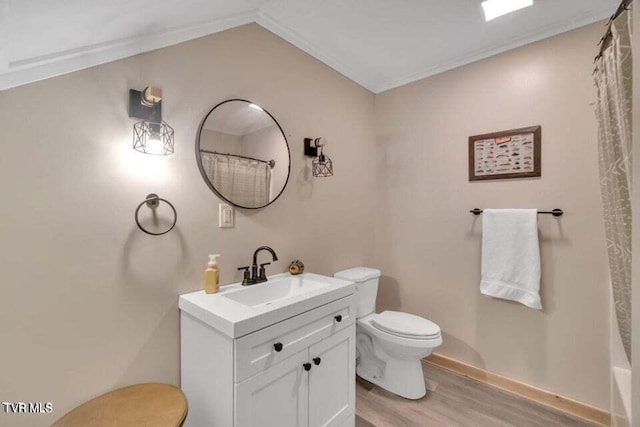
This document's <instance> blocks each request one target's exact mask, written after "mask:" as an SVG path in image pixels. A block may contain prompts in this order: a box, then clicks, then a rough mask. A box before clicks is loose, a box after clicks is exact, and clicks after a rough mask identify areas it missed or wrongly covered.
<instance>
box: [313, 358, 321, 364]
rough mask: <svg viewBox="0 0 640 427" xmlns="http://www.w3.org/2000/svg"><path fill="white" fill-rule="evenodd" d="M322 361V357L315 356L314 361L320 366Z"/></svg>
mask: <svg viewBox="0 0 640 427" xmlns="http://www.w3.org/2000/svg"><path fill="white" fill-rule="evenodd" d="M320 362H322V359H320V358H319V357H314V358H313V363H314V364H315V365H316V366H318V365H319V364H320Z"/></svg>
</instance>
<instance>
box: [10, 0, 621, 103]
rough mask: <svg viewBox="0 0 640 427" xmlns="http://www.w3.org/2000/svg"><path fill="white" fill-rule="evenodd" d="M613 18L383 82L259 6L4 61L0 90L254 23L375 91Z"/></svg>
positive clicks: (546, 32)
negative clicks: (213, 18) (190, 23)
mask: <svg viewBox="0 0 640 427" xmlns="http://www.w3.org/2000/svg"><path fill="white" fill-rule="evenodd" d="M609 16H610V13H609V11H606V12H605V11H601V12H599V13H595V14H591V15H587V16H585V17H582V18H579V19H573V20H570V21H567V22H564V23H562V24H559V25H554V26H549V27H546V28H543V29H542V30H541V31H536V32H534V33H530V34H528V35H525V36H523V37H518V38H515V39H512V40H510V41H508V42H507V43H505V44H503V45H502V46H499V47H496V48H492V49H486V50H480V51H476V52H472V53H470V54H467V55H464V56H461V57H459V58H457V59H454V60H452V61H450V62H448V63H446V64H443V65H439V66H436V67H431V68H428V69H426V70H423V71H419V72H416V73H411V74H408V75H406V76H404V77H400V78H389V79H382V80H381V79H376V78H375V76H366V75H364V73H361V72H359V71H356V70H354V69H353V68H351V67H350V66H348V65H347V64H346V63H344V62H343V61H340V60H338V59H337V58H335V57H334V56H333V55H331V54H330V53H329V52H327V51H325V50H323V49H321V48H320V47H318V46H317V45H315V44H313V43H311V42H309V41H308V40H307V39H305V38H304V37H303V36H301V35H300V34H299V33H297V32H296V31H294V30H293V29H291V28H289V27H288V26H286V25H285V24H283V23H282V22H280V21H278V20H277V19H275V18H274V17H273V16H271V15H269V14H267V13H265V12H263V11H261V10H260V9H254V10H251V11H248V12H245V13H241V14H237V15H234V16H231V17H227V18H224V19H218V20H213V21H208V22H204V23H199V24H195V25H189V26H183V27H176V28H172V29H170V30H167V31H162V32H157V33H152V34H146V35H144V36H139V37H129V38H123V39H119V40H113V41H109V42H106V43H100V44H95V45H90V46H83V47H81V48H77V49H70V50H65V51H61V52H57V53H54V54H49V55H43V56H37V57H32V58H26V59H22V60H19V61H13V62H9V63H8V64H6V67H3V68H5V70H3V72H2V73H1V74H0V90H5V89H9V88H12V87H17V86H21V85H25V84H28V83H33V82H36V81H39V80H44V79H47V78H51V77H55V76H59V75H62V74H66V73H70V72H73V71H78V70H82V69H84V68H89V67H93V66H96V65H100V64H104V63H107V62H112V61H116V60H118V59H123V58H126V57H129V56H133V55H138V54H141V53H144V52H149V51H152V50H156V49H161V48H163V47H168V46H172V45H175V44H179V43H182V42H185V41H189V40H192V39H195V38H199V37H204V36H207V35H210V34H214V33H217V32H220V31H224V30H228V29H231V28H235V27H238V26H241V25H245V24H250V23H253V22H255V23H257V24H258V25H260V26H261V27H263V28H265V29H266V30H268V31H270V32H272V33H274V34H275V35H277V36H279V37H280V38H282V39H284V40H286V41H287V42H289V43H291V44H292V45H294V46H296V47H297V48H299V49H301V50H303V51H304V52H306V53H308V54H309V55H311V56H313V57H314V58H316V59H317V60H319V61H320V62H322V63H324V64H326V65H327V66H329V67H331V68H333V69H334V70H336V71H337V72H339V73H340V74H342V75H344V76H345V77H347V78H349V79H351V80H353V81H354V82H356V83H357V84H359V85H360V86H362V87H364V88H365V89H367V90H369V91H371V92H373V93H376V94H377V93H381V92H384V91H387V90H390V89H394V88H397V87H400V86H404V85H406V84H409V83H413V82H415V81H418V80H422V79H424V78H427V77H430V76H433V75H436V74H439V73H442V72H445V71H448V70H452V69H454V68H458V67H461V66H463V65H467V64H470V63H472V62H476V61H479V60H482V59H486V58H488V57H491V56H494V55H497V54H500V53H503V52H506V51H509V50H512V49H515V48H518V47H521V46H524V45H526V44H529V43H533V42H536V41H540V40H543V39H545V38H548V37H552V36H555V35H558V34H560V33H563V32H566V31H570V30H573V29H576V28H579V27H582V26H585V25H588V24H592V23H594V22H597V21H599V20H602V19H606V18H608V17H609ZM376 80H377V81H376Z"/></svg>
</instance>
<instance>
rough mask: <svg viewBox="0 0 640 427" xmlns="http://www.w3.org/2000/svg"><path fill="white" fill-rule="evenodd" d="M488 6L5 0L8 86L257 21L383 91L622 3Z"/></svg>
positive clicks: (3, 65) (548, 1) (1, 55)
mask: <svg viewBox="0 0 640 427" xmlns="http://www.w3.org/2000/svg"><path fill="white" fill-rule="evenodd" d="M480 3H481V0H446V1H443V0H393V1H390V0H180V1H171V2H170V1H166V0H165V1H159V0H91V1H86V0H57V1H51V0H2V1H0V90H2V89H7V88H10V87H14V86H19V85H22V84H26V83H30V82H33V81H36V80H41V79H44V78H48V77H52V76H55V75H59V74H63V73H67V72H70V71H75V70H79V69H82V68H87V67H91V66H94V65H97V64H101V63H105V62H109V61H113V60H116V59H120V58H124V57H127V56H131V55H135V54H138V53H142V52H146V51H150V50H154V49H158V48H162V47H165V46H169V45H173V44H176V43H181V42H183V41H186V40H191V39H193V38H197V37H202V36H204V35H208V34H212V33H215V32H218V31H222V30H226V29H229V28H233V27H236V26H239V25H244V24H247V23H251V22H257V23H258V24H259V25H261V26H263V27H264V28H266V29H268V30H270V31H271V32H273V33H275V34H277V35H278V36H280V37H282V38H284V39H285V40H287V41H289V42H290V43H292V44H293V45H295V46H297V47H299V48H300V49H302V50H304V51H306V52H307V53H309V54H310V55H312V56H314V57H316V58H317V59H319V60H320V61H322V62H324V63H325V64H327V65H329V66H330V67H332V68H334V69H335V70H337V71H339V72H340V73H342V74H344V75H345V76H347V77H349V78H350V79H352V80H354V81H356V82H357V83H359V84H360V85H362V86H364V87H365V88H367V89H369V90H370V91H372V92H375V93H378V92H381V91H384V90H387V89H390V88H393V87H397V86H400V85H403V84H406V83H409V82H412V81H415V80H419V79H421V78H424V77H427V76H430V75H433V74H436V73H439V72H442V71H445V70H448V69H451V68H455V67H457V66H460V65H463V64H466V63H470V62H473V61H476V60H479V59H482V58H486V57H488V56H491V55H494V54H496V53H500V52H503V51H506V50H509V49H512V48H515V47H518V46H521V45H524V44H526V43H531V42H533V41H536V40H540V39H543V38H546V37H550V36H552V35H555V34H558V33H561V32H564V31H567V30H570V29H573V28H577V27H580V26H583V25H586V24H589V23H592V22H595V21H597V20H600V19H604V18H606V17H608V16H609V15H611V14H612V13H613V12H614V11H615V9H616V7H617V5H618V0H535V5H534V6H533V7H529V8H526V9H522V10H520V11H517V12H514V13H512V14H509V15H505V16H503V17H500V18H497V19H495V20H493V21H490V22H484V17H483V14H482V10H481V7H480ZM603 31H604V28H603ZM596 42H597V40H594V53H595V49H596V47H595V43H596Z"/></svg>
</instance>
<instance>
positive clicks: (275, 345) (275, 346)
mask: <svg viewBox="0 0 640 427" xmlns="http://www.w3.org/2000/svg"><path fill="white" fill-rule="evenodd" d="M273 349H274V350H275V351H277V352H281V351H282V343H281V342H277V343H275V344H274V345H273Z"/></svg>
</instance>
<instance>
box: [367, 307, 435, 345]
mask: <svg viewBox="0 0 640 427" xmlns="http://www.w3.org/2000/svg"><path fill="white" fill-rule="evenodd" d="M371 325H372V326H373V327H374V328H376V329H378V330H380V331H382V332H385V333H387V334H391V335H394V336H397V337H403V338H411V339H418V340H419V339H422V340H431V339H436V338H438V337H440V327H439V326H438V325H436V324H435V323H433V322H431V321H430V320H427V319H425V318H423V317H419V316H415V315H413V314H409V313H402V312H399V311H383V312H382V313H379V314H376V315H375V316H372V319H371Z"/></svg>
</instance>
